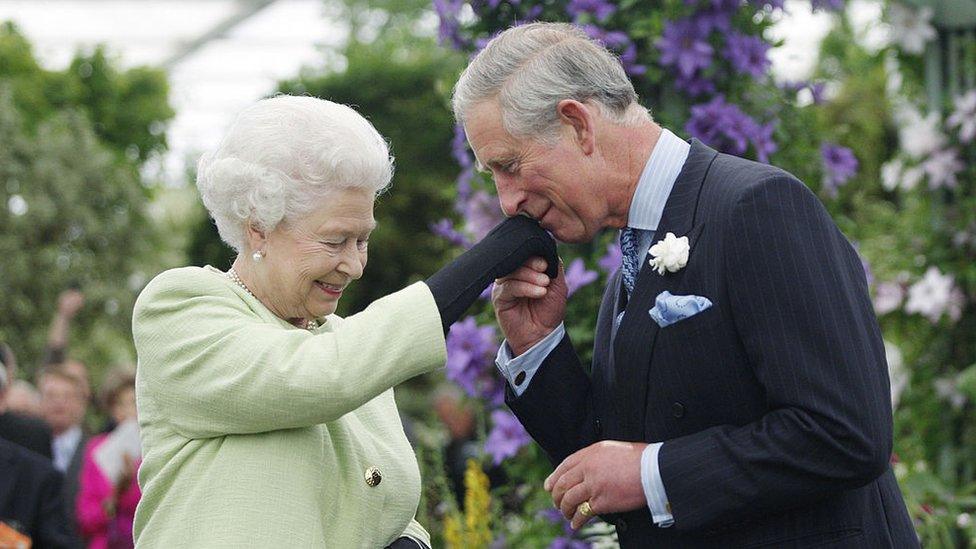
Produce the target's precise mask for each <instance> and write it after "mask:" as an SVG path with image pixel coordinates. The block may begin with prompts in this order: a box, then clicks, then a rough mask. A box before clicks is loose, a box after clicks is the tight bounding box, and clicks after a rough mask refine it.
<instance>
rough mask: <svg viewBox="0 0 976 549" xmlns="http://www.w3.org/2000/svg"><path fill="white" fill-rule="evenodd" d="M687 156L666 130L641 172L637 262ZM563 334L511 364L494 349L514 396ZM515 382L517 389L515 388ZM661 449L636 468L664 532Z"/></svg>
mask: <svg viewBox="0 0 976 549" xmlns="http://www.w3.org/2000/svg"><path fill="white" fill-rule="evenodd" d="M690 150H691V145H689V144H688V143H686V142H685V141H682V140H681V139H680V138H678V136H676V135H674V134H673V133H671V132H670V131H669V130H667V129H664V130H662V131H661V137H660V138H659V139H658V142H657V144H655V145H654V149H653V150H652V151H651V156H650V158H648V159H647V163H646V164H644V170H643V171H642V172H641V176H640V180H639V181H638V183H637V189H636V191H635V192H634V198H633V200H632V201H631V203H630V211H629V212H628V216H627V226H628V227H632V228H635V229H642V230H643V231H644V232H643V233H642V237H641V242H640V246H639V249H640V250H641V251H642V254H641V257H646V256H647V252H648V250H649V249H650V247H651V239H652V238H653V236H654V231H656V230H657V226H658V224H659V223H660V222H661V216H662V215H663V214H664V206H665V204H667V201H668V196H670V195H671V189H672V188H674V183H675V181H677V179H678V174H679V173H681V168H682V167H683V166H684V164H685V160H687V159H688V153H689V151H690ZM622 318H623V312H621V313H620V314H618V315H617V317H616V318H615V319H614V326H613V328H614V329H613V333H614V334H616V328H617V325H618V324H619V323H620V320H621V319H622ZM565 334H566V328H565V326H564V325H563V324H562V323H560V324H559V326H558V327H556V329H555V330H553V331H552V333H550V334H549V335H547V336H546V337H545V338H543V339H542V340H540V341H539V342H538V343H536V344H535V345H534V346H532V348H530V349H529V350H528V351H526V352H524V353H522V354H521V355H519V356H517V357H515V358H512V351H511V349H510V348H509V346H508V342H507V341H505V342H502V345H501V347H499V349H498V356H497V357H496V358H495V365H496V366H497V367H498V370H499V371H500V372H501V373H502V375H503V376H504V377H505V379H507V380H508V383H509V385H510V386H511V387H512V391H513V392H514V393H515V395H516V396H522V393H523V392H525V390H526V389H527V388H528V386H529V384H530V383H531V382H532V377H533V376H535V372H536V370H538V369H539V366H540V365H541V364H542V362H543V361H544V360H545V358H546V357H547V356H548V355H549V353H551V352H552V350H553V349H555V348H556V345H558V344H559V342H560V340H562V338H563V336H564V335H565ZM611 348H612V346H611ZM523 374H524V375H523ZM519 376H522V377H521V378H520V377H519ZM516 379H518V380H519V381H521V383H519V384H516V383H515V380H516ZM662 444H663V443H661V442H656V443H653V444H649V445H648V446H647V448H645V449H644V453H643V454H642V455H641V464H640V467H641V484H642V485H643V488H644V496H645V498H646V499H647V507H648V509H649V510H650V512H651V517H652V518H653V520H654V524H656V525H658V526H660V527H662V528H666V527H668V526H671V525H672V524H674V517H673V516H672V515H671V510H670V507H669V505H668V497H667V492H666V491H665V489H664V483H663V482H662V481H661V470H660V468H659V467H658V459H657V456H658V452H659V451H660V449H661V445H662Z"/></svg>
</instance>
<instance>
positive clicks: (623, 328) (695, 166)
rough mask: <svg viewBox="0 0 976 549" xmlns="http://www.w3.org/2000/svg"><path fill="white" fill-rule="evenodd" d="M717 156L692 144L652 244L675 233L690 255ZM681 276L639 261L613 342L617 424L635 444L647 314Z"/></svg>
mask: <svg viewBox="0 0 976 549" xmlns="http://www.w3.org/2000/svg"><path fill="white" fill-rule="evenodd" d="M716 155H717V153H716V152H715V151H714V150H713V149H711V148H709V147H707V146H705V145H704V144H702V143H701V142H700V141H698V140H697V139H694V140H692V142H691V151H689V153H688V159H687V160H686V161H685V165H684V166H683V167H682V168H681V172H680V173H679V174H678V178H677V180H676V181H675V183H674V188H673V189H671V194H670V196H668V201H667V203H666V204H665V206H664V213H663V214H662V216H661V222H660V223H659V224H658V228H657V231H656V232H655V234H654V238H653V240H652V242H657V241H658V240H661V239H663V238H664V237H665V235H667V233H674V234H675V236H677V237H682V236H688V237H689V238H688V240H689V243H690V244H691V247H692V252H694V245H695V244H696V242H695V241H696V240H697V237H698V235H699V234H700V233H701V230H702V227H703V225H701V224H699V225H698V226H694V222H695V212H696V209H697V205H698V196H699V192H700V191H701V186H702V183H703V182H704V180H705V176H706V174H707V173H708V168H709V167H710V166H711V163H712V161H713V160H714V159H715V156H716ZM683 275H684V270H683V269H682V270H679V271H677V272H675V273H665V274H664V275H660V274H658V273H657V271H655V270H654V269H653V268H652V267H651V266H650V265H649V262H648V257H645V258H644V259H643V260H642V261H641V269H640V272H639V273H638V275H637V281H636V282H635V284H634V291H633V293H632V295H631V296H630V300H629V302H628V303H627V307H626V310H625V312H624V317H623V320H621V322H620V327H619V328H618V330H617V334H616V337H615V338H614V345H613V353H614V359H615V360H614V365H615V367H616V368H615V370H616V374H617V379H618V380H620V381H621V382H620V383H617V387H618V389H619V392H618V395H619V399H620V405H619V408H620V409H621V411H622V412H623V413H621V414H620V420H621V421H622V422H623V423H624V428H625V431H624V432H625V433H626V434H627V435H629V436H630V437H632V438H633V439H634V440H642V439H643V437H644V424H645V410H646V409H647V406H646V402H647V389H648V383H647V370H648V368H649V367H650V364H651V356H652V354H653V349H654V343H655V341H656V339H657V334H658V331H659V328H658V325H657V323H655V322H654V320H653V319H651V316H650V314H648V311H649V310H650V309H651V307H653V306H654V300H655V299H656V298H657V296H658V294H660V293H661V292H662V291H664V290H673V289H676V288H677V287H678V286H679V284H680V282H681V278H682V277H683Z"/></svg>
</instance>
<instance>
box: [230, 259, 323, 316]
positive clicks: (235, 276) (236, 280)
mask: <svg viewBox="0 0 976 549" xmlns="http://www.w3.org/2000/svg"><path fill="white" fill-rule="evenodd" d="M226 274H227V278H229V279H231V281H232V282H233V283H234V284H237V285H238V286H240V287H241V288H243V289H244V291H245V292H247V293H248V295H250V296H251V297H253V298H254V299H258V296H256V295H254V292H252V291H251V289H250V288H248V287H247V285H246V284H244V281H243V280H241V277H240V275H238V274H237V271H235V270H234V268H233V267H231V268H230V269H229V270H228V271H227V273H226ZM258 301H260V300H258ZM318 327H319V323H318V322H317V321H315V320H306V321H305V326H304V328H305V329H306V330H308V331H310V332H311V331H315V330H316V329H318Z"/></svg>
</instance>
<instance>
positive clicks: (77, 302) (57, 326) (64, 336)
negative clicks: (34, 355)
mask: <svg viewBox="0 0 976 549" xmlns="http://www.w3.org/2000/svg"><path fill="white" fill-rule="evenodd" d="M70 286H71V287H69V288H68V289H66V290H63V291H62V292H61V293H60V294H58V305H57V309H56V310H55V312H54V318H52V319H51V327H50V328H49V329H48V333H47V348H46V349H45V350H44V365H45V366H46V365H48V364H61V363H63V362H64V361H65V359H67V350H68V337H69V335H70V333H71V323H72V322H73V321H74V319H75V317H76V316H77V315H78V312H79V311H81V308H82V307H84V306H85V294H84V293H82V291H81V290H80V289H79V288H78V285H77V284H71V285H70Z"/></svg>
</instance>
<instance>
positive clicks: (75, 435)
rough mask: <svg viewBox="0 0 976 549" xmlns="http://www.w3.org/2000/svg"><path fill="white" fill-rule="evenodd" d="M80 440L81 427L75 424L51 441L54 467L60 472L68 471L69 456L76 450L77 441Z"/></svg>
mask: <svg viewBox="0 0 976 549" xmlns="http://www.w3.org/2000/svg"><path fill="white" fill-rule="evenodd" d="M79 442H81V427H79V426H77V425H75V426H74V427H72V428H70V429H68V430H67V431H65V432H63V433H61V434H60V435H58V436H56V437H54V439H53V440H52V441H51V451H52V453H53V454H54V455H53V458H54V468H55V469H57V470H58V471H61V472H62V473H67V472H68V467H70V466H71V458H73V457H74V455H75V452H77V451H78V443H79Z"/></svg>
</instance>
